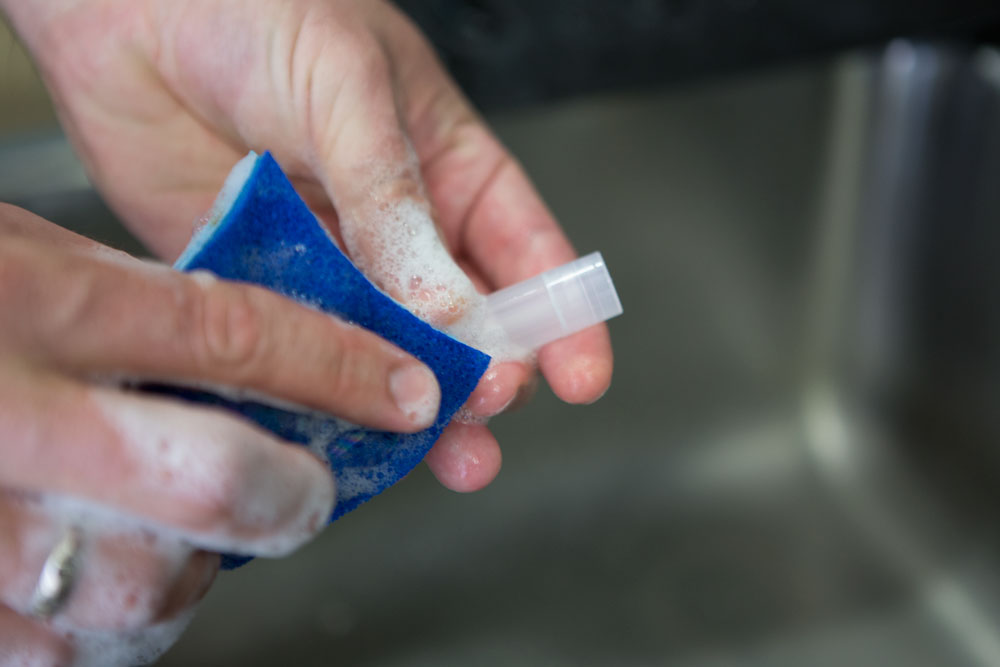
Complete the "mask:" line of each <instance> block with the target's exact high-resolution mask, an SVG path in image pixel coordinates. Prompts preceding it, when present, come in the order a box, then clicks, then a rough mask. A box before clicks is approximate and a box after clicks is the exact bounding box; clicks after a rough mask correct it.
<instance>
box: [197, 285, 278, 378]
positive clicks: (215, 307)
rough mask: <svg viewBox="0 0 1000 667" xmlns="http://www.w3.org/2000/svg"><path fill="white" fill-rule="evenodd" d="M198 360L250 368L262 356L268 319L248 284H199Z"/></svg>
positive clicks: (229, 367) (242, 368) (240, 368)
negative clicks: (258, 305)
mask: <svg viewBox="0 0 1000 667" xmlns="http://www.w3.org/2000/svg"><path fill="white" fill-rule="evenodd" d="M196 289H198V291H199V292H200V295H198V296H197V297H196V299H195V301H196V303H197V306H196V308H197V311H198V315H197V316H196V319H198V320H200V322H199V324H200V326H196V327H195V328H194V332H195V338H196V340H195V345H196V349H197V351H198V358H199V360H200V361H201V362H202V363H203V364H204V365H205V366H207V367H209V368H214V367H220V366H221V367H223V368H227V369H230V370H234V371H244V372H245V371H249V370H251V369H252V367H253V366H254V364H255V363H256V362H258V361H259V360H260V358H261V357H262V350H263V348H264V344H265V342H266V336H265V322H264V317H263V315H262V313H261V312H260V309H259V308H258V307H257V305H256V304H255V303H254V300H253V298H252V295H251V291H250V289H248V288H243V287H236V286H232V285H227V284H224V283H215V284H211V285H207V286H204V287H199V288H196Z"/></svg>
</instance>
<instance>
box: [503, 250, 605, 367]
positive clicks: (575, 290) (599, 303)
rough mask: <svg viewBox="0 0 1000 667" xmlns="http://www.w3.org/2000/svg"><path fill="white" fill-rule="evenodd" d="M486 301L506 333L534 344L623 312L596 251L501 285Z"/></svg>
mask: <svg viewBox="0 0 1000 667" xmlns="http://www.w3.org/2000/svg"><path fill="white" fill-rule="evenodd" d="M486 302H487V305H488V307H489V309H490V311H491V313H492V315H493V317H495V318H496V320H497V321H498V322H499V323H500V325H501V326H502V327H503V328H504V330H505V331H506V332H507V335H509V336H510V337H511V339H513V340H514V342H516V343H517V344H519V345H522V346H524V347H526V348H528V349H532V350H536V349H538V348H540V347H542V346H543V345H545V344H546V343H551V342H552V341H554V340H557V339H559V338H563V337H564V336H568V335H570V334H573V333H576V332H577V331H581V330H583V329H586V328H587V327H589V326H592V325H594V324H599V323H600V322H604V321H605V320H608V319H611V318H612V317H615V316H616V315H621V314H622V304H621V301H620V300H619V299H618V293H617V292H616V291H615V286H614V283H613V282H612V281H611V275H610V274H609V273H608V267H607V265H606V264H605V263H604V258H603V257H602V256H601V253H599V252H594V253H591V254H589V255H587V256H586V257H581V258H580V259H577V260H574V261H572V262H569V263H568V264H564V265H562V266H560V267H557V268H555V269H550V270H549V271H546V272H545V273H542V274H539V275H537V276H535V277H534V278H529V279H528V280H525V281H522V282H520V283H517V284H516V285H511V286H510V287H505V288H504V289H502V290H499V291H497V292H494V293H493V294H490V295H489V296H488V297H487V298H486Z"/></svg>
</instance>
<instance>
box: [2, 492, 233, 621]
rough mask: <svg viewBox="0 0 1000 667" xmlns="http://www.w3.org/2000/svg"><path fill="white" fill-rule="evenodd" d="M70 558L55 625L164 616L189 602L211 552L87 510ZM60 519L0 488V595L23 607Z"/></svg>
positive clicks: (205, 574)
mask: <svg viewBox="0 0 1000 667" xmlns="http://www.w3.org/2000/svg"><path fill="white" fill-rule="evenodd" d="M81 523H82V525H83V526H84V527H83V528H82V531H83V538H82V544H81V547H80V552H79V554H78V555H77V558H76V565H75V571H76V577H75V579H74V582H73V588H72V589H71V591H70V593H69V598H68V599H67V602H66V604H65V606H64V607H63V608H61V609H59V610H57V614H58V615H59V618H60V621H61V624H62V625H69V626H70V627H73V628H77V629H87V630H113V631H118V632H122V631H130V630H136V629H139V628H143V627H146V626H148V625H150V624H152V623H155V622H159V621H161V620H165V619H167V618H172V617H174V616H176V615H177V614H178V613H180V611H182V610H183V609H185V608H187V607H190V606H191V605H192V604H193V603H194V602H195V601H196V600H197V599H199V597H200V596H201V595H203V594H204V591H205V589H206V588H207V586H208V584H209V583H210V582H211V580H212V578H213V577H214V575H215V572H216V571H217V569H218V560H219V559H218V556H216V555H207V554H204V552H194V551H193V549H192V548H191V547H189V546H185V545H183V544H181V543H180V542H179V541H177V540H176V539H174V538H166V537H163V536H160V535H157V534H156V533H153V532H150V531H144V530H141V529H137V528H127V527H123V526H121V525H118V526H114V525H109V524H110V522H109V521H108V520H107V518H106V517H101V518H99V519H98V518H94V517H87V518H85V519H84V520H83V521H82V522H81ZM67 525H68V523H67V520H66V519H65V518H56V515H55V514H54V513H53V512H52V511H51V510H50V509H48V508H46V506H45V505H44V504H40V503H39V502H36V501H31V500H27V499H24V498H23V497H18V496H15V495H12V494H10V493H0V526H2V529H3V534H4V536H5V540H4V541H3V543H0V600H2V601H3V602H4V604H6V605H7V606H8V607H10V608H12V609H17V610H19V611H21V612H22V613H26V612H28V611H29V610H30V607H31V601H32V594H33V591H34V587H35V584H36V582H37V581H38V578H39V576H40V573H41V571H42V567H43V565H44V563H45V561H46V558H47V557H48V555H49V553H51V551H52V549H53V548H54V546H55V545H56V544H57V543H58V541H59V540H60V539H61V537H62V534H63V531H65V530H66V527H67Z"/></svg>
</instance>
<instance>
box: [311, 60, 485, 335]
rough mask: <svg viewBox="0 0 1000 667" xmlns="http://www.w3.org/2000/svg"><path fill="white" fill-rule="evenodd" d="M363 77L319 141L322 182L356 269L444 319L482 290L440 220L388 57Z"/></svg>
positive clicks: (430, 317) (425, 315) (429, 316)
mask: <svg viewBox="0 0 1000 667" xmlns="http://www.w3.org/2000/svg"><path fill="white" fill-rule="evenodd" d="M365 76H366V77H367V81H366V87H367V88H368V90H369V92H368V94H367V95H363V96H361V97H359V98H358V102H357V103H356V104H353V105H351V108H350V113H349V115H347V116H346V117H344V118H342V119H341V122H340V123H339V124H338V125H336V126H335V128H333V129H331V132H335V135H334V136H332V137H330V138H329V139H328V140H327V141H325V142H321V145H325V146H327V148H326V150H324V151H323V153H322V154H321V166H320V170H321V178H322V180H323V187H324V189H325V190H326V192H327V194H328V195H329V196H330V199H331V200H332V201H333V203H334V205H335V207H336V210H337V215H338V217H339V221H340V230H339V231H340V235H341V238H342V239H343V241H344V244H345V246H346V250H347V252H348V253H349V254H350V256H351V258H352V260H353V261H354V262H355V264H356V265H357V266H358V268H359V269H361V270H362V271H363V272H364V273H365V275H366V276H368V278H369V279H370V280H372V281H373V282H375V283H376V284H377V285H378V286H379V287H380V288H382V289H383V290H384V291H386V292H388V293H389V294H390V295H391V296H392V297H393V298H395V299H396V300H398V301H400V302H401V303H403V304H404V305H406V306H407V307H408V308H409V309H410V310H411V311H413V312H414V313H415V314H416V315H417V316H419V317H421V318H422V319H424V320H426V321H428V322H430V323H432V324H434V325H436V326H445V325H448V324H451V323H453V322H454V321H455V320H457V319H459V318H460V317H461V316H462V315H463V314H464V313H466V312H467V311H468V310H469V309H470V308H471V307H473V306H474V305H475V304H476V303H477V302H478V301H480V300H481V297H480V296H479V294H478V292H477V291H476V289H475V287H474V285H473V283H472V282H471V281H470V279H469V278H468V276H467V275H466V274H465V272H464V271H463V270H462V269H461V268H460V267H459V266H458V264H457V263H456V262H455V260H454V258H453V254H452V252H451V250H450V249H449V248H448V247H447V245H446V242H445V240H444V238H443V236H442V234H441V233H440V230H439V229H438V227H437V224H436V222H435V212H434V210H433V207H432V206H431V203H430V199H429V198H428V196H427V191H426V189H425V187H424V182H423V178H422V176H421V168H420V161H419V159H418V157H417V154H416V152H415V151H414V149H413V146H412V143H411V142H410V139H409V137H408V136H407V134H406V131H405V130H404V129H403V126H402V123H401V121H400V118H399V116H398V113H397V104H396V99H395V92H394V86H393V83H392V79H391V75H390V68H389V66H388V64H387V63H386V64H385V66H384V67H380V66H379V63H378V61H376V62H375V66H374V67H372V68H370V69H368V71H367V72H366V73H365Z"/></svg>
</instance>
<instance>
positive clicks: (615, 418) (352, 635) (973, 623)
mask: <svg viewBox="0 0 1000 667" xmlns="http://www.w3.org/2000/svg"><path fill="white" fill-rule="evenodd" d="M492 120H493V122H494V125H495V127H496V128H497V130H498V131H499V133H500V134H501V135H502V137H503V138H504V139H505V141H506V142H507V143H508V145H509V146H510V147H511V149H512V150H513V151H514V152H515V153H516V154H517V155H518V156H519V157H520V158H521V159H522V161H523V162H524V163H525V165H526V167H527V168H528V170H529V171H530V172H531V173H532V175H533V176H534V178H535V180H536V183H537V185H538V186H539V188H540V190H541V191H542V193H543V194H544V195H545V196H546V198H547V199H548V200H549V202H550V203H551V205H552V207H553V209H554V210H555V211H556V213H557V214H558V215H559V217H560V218H561V220H562V221H563V222H564V224H565V225H566V227H567V228H568V230H569V233H570V235H571V236H572V237H573V239H574V241H575V243H576V244H577V246H578V247H579V249H580V250H581V251H589V250H593V249H600V250H601V251H603V253H604V256H605V258H606V259H607V261H608V264H609V267H610V268H611V271H612V274H613V275H614V277H615V281H616V284H617V285H618V287H619V292H620V294H621V296H622V300H623V303H624V306H625V315H624V317H622V318H620V319H619V320H616V321H614V322H613V323H612V335H613V338H614V341H615V344H616V350H617V355H618V358H617V361H618V372H617V376H616V379H615V383H614V386H613V387H612V389H611V391H610V392H609V393H608V395H607V396H606V397H605V398H604V399H603V400H602V401H600V402H599V403H597V404H595V405H593V406H588V407H569V406H565V405H561V404H559V403H558V401H556V400H555V399H554V398H553V397H552V396H551V395H550V394H548V393H547V392H545V391H542V392H541V393H540V395H539V396H538V397H537V399H536V400H535V401H534V402H533V403H532V404H531V405H530V406H528V407H527V408H525V409H523V410H522V411H520V412H517V413H514V414H510V415H505V416H503V417H502V418H499V419H497V420H495V427H496V432H497V434H498V436H499V438H500V439H501V442H502V443H503V445H504V455H505V462H504V470H503V472H502V473H501V474H500V477H499V478H498V480H497V481H496V482H495V483H494V484H493V485H492V486H491V487H490V488H489V489H487V490H486V491H483V492H481V493H479V494H474V495H470V496H459V495H456V494H453V493H450V492H448V491H445V490H443V489H442V488H440V487H439V486H438V485H437V484H436V483H435V482H434V481H433V480H432V479H431V477H430V475H429V473H427V472H426V471H425V470H423V469H420V470H418V471H417V472H415V473H413V474H412V475H411V476H410V477H409V478H407V479H406V480H404V481H403V482H402V483H400V484H399V485H397V486H396V487H394V488H393V489H391V490H390V491H388V492H387V493H385V494H383V495H382V496H380V497H379V498H377V499H375V500H374V501H372V502H371V503H369V504H368V505H367V506H365V507H363V508H361V509H360V510H358V511H357V512H354V513H353V514H351V515H348V516H347V517H346V518H344V519H342V520H340V521H338V522H337V523H336V524H334V525H333V526H331V527H330V528H329V529H328V530H327V531H326V532H325V534H324V535H323V536H322V537H321V538H320V539H318V540H316V541H315V542H314V543H313V544H311V545H310V546H308V547H307V548H306V549H304V550H303V551H302V552H300V553H299V554H297V555H295V556H294V557H292V558H290V559H286V560H282V561H256V562H254V563H252V564H251V565H249V566H247V567H245V568H243V569H241V570H238V571H236V572H233V573H229V574H225V575H223V576H222V577H221V578H220V580H219V582H218V585H217V586H216V587H215V589H213V591H212V592H211V593H210V595H209V596H208V598H207V600H206V601H205V603H204V605H203V608H202V610H201V614H200V616H199V618H198V619H197V620H196V621H195V623H194V625H193V626H192V628H191V629H190V631H189V632H188V633H187V635H186V636H185V637H184V639H183V640H182V641H181V642H180V644H178V645H177V646H176V647H175V649H173V650H172V651H171V652H170V653H169V654H168V656H167V657H166V658H165V659H164V660H163V663H162V664H164V665H193V664H198V665H201V664H204V665H279V664H280V665H285V664H292V665H329V664H346V665H380V666H384V665H452V664H456V665H466V664H476V665H508V664H538V665H562V664H565V665H584V664H593V665H605V664H626V665H646V664H664V663H669V664H676V665H692V666H694V665H697V666H709V665H712V666H715V665H796V666H800V665H810V666H812V665H831V666H832V665H838V666H839V665H845V664H861V665H950V666H960V665H1000V637H998V633H997V628H998V627H1000V625H998V623H1000V535H998V529H997V526H1000V521H998V518H1000V504H998V500H1000V498H998V495H1000V493H998V491H997V489H1000V485H998V481H1000V269H998V267H1000V225H998V220H1000V188H998V187H997V186H996V185H995V184H996V183H1000V55H998V54H997V53H996V52H994V51H991V50H987V49H980V50H972V51H967V50H962V49H955V48H939V47H931V46H921V45H913V44H908V43H902V42H900V43H894V44H892V45H890V46H889V47H888V49H886V50H885V51H884V52H881V53H875V54H852V55H847V56H843V57H840V58H837V59H836V60H834V61H828V62H820V63H814V64H811V65H805V66H800V67H797V68H793V69H784V70H780V71H771V72H765V73H760V74H757V75H753V76H750V77H741V78H733V79H726V80H719V81H714V82H709V83H704V84H701V85H695V86H689V87H686V88H682V89H678V88H674V89H671V90H667V91H662V92H658V93H650V92H645V93H642V94H635V95H624V96H610V97H602V98H596V99H587V100H582V101H576V102H571V103H566V104H562V105H560V106H554V107H546V108H541V109H533V110H530V111H524V112H520V113H512V114H508V115H505V116H502V117H497V118H494V119H492ZM52 141H53V142H54V143H47V144H46V143H45V142H38V141H34V142H22V143H21V144H20V150H22V151H24V150H29V149H32V147H34V149H38V150H39V151H41V149H42V148H44V147H45V146H48V148H47V150H50V151H53V152H54V153H53V154H58V155H65V146H64V144H62V143H61V140H58V139H55V140H52ZM60 146H62V148H60ZM10 150H11V149H8V151H10ZM36 154H37V155H41V152H38V153H36ZM3 155H4V153H2V152H0V175H2V174H3V173H4V171H3V170H4V169H10V166H9V165H11V164H12V163H11V161H10V160H9V159H7V161H6V163H5V161H4V157H3ZM7 155H11V153H9V152H8V153H7ZM38 159H43V158H38ZM44 159H48V158H44ZM24 160H25V158H24V154H23V153H22V155H21V157H20V161H19V164H21V165H23V164H24ZM8 173H10V172H8ZM65 173H66V174H67V176H66V179H58V178H53V179H51V180H52V181H53V185H52V187H51V188H49V190H48V191H40V192H39V191H35V192H31V193H27V194H24V195H23V196H19V195H18V193H17V192H3V191H2V190H0V196H7V197H8V198H11V197H13V198H15V199H18V198H19V199H20V200H21V201H23V202H25V203H27V204H29V205H31V206H33V207H35V208H37V209H39V210H42V211H43V212H45V213H46V214H48V215H49V216H50V217H52V218H54V219H57V220H63V221H66V222H67V223H69V224H74V225H77V226H83V227H85V228H86V229H87V230H89V231H90V233H94V234H97V235H98V236H103V237H104V238H106V239H110V240H113V241H118V242H120V239H121V238H122V237H121V235H120V233H119V232H117V231H115V228H114V227H113V226H111V224H112V218H111V216H110V214H109V213H108V212H107V211H106V210H105V209H103V208H100V205H99V203H98V202H97V200H96V198H95V197H94V195H93V194H92V193H89V192H87V191H85V190H82V189H80V188H79V187H77V186H71V185H67V186H65V187H63V186H61V185H59V183H61V182H66V183H71V182H76V183H78V184H79V173H78V172H73V170H72V168H70V167H67V171H66V172H65ZM73 173H75V174H76V176H71V174H73ZM73 179H77V180H76V181H74V180H73ZM3 182H4V178H0V183H3ZM0 188H2V186H0Z"/></svg>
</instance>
